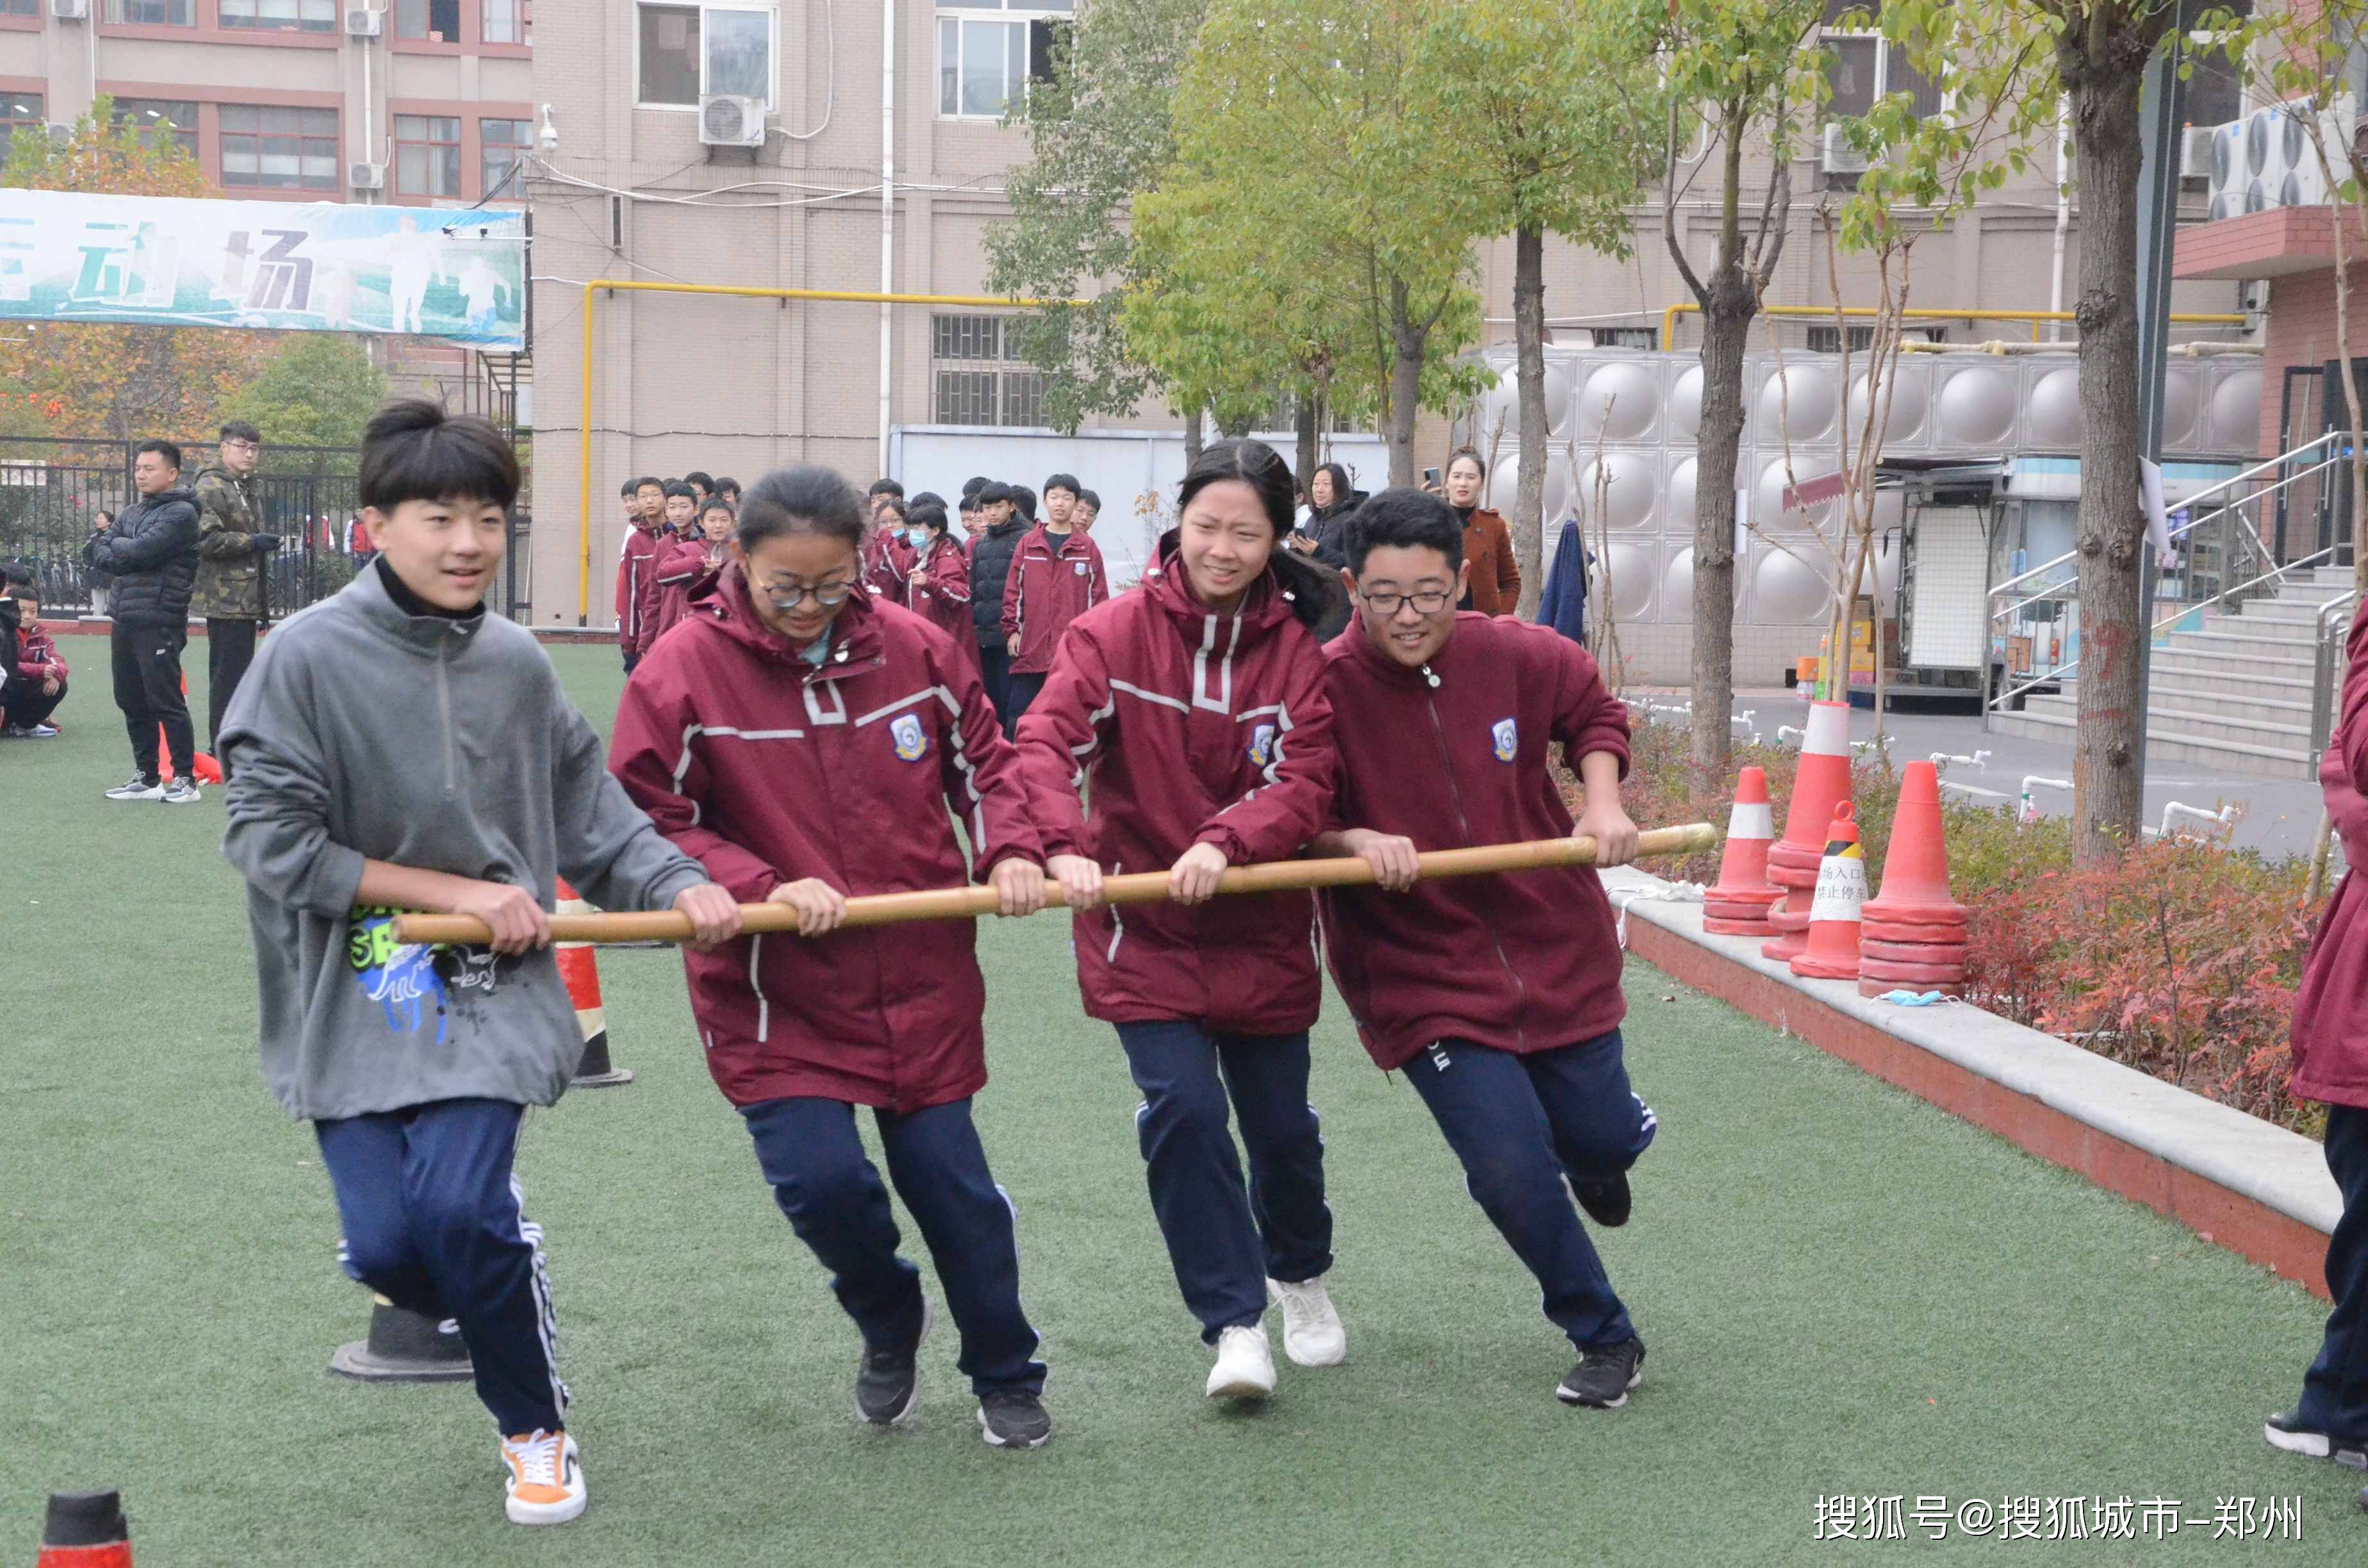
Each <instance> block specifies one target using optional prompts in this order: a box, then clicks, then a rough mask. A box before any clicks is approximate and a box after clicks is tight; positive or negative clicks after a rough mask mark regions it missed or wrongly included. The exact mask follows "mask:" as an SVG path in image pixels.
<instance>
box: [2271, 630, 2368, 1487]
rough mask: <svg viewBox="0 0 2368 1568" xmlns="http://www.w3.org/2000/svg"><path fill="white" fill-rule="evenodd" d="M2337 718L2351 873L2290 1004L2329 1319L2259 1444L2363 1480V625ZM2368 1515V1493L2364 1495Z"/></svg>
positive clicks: (2366, 1272)
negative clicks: (2328, 1217)
mask: <svg viewBox="0 0 2368 1568" xmlns="http://www.w3.org/2000/svg"><path fill="white" fill-rule="evenodd" d="M2344 652H2345V656H2346V659H2347V661H2348V663H2347V664H2346V666H2345V668H2346V672H2347V673H2346V674H2345V675H2344V677H2343V693H2342V707H2341V709H2340V717H2339V719H2338V721H2337V723H2336V729H2335V734H2334V736H2333V737H2332V738H2331V739H2330V740H2329V741H2328V747H2327V751H2326V753H2325V754H2324V755H2323V756H2321V757H2320V758H2319V764H2318V783H2319V789H2320V790H2321V792H2322V793H2323V794H2324V795H2325V796H2326V798H2327V814H2328V818H2329V819H2330V820H2331V821H2332V822H2333V824H2334V826H2335V831H2336V833H2337V835H2339V836H2340V837H2341V839H2342V840H2343V859H2344V864H2345V865H2346V866H2347V867H2349V868H2351V869H2348V870H2346V871H2345V872H2344V874H2343V880H2342V881H2340V882H2338V883H2337V884H2336V886H2335V898H2334V901H2333V902H2332V903H2328V906H2327V915H2326V916H2325V918H2323V919H2322V920H2321V921H2320V922H2319V926H2318V935H2317V937H2316V938H2314V939H2313V940H2312V942H2311V946H2310V958H2309V960H2307V961H2306V962H2305V964H2304V965H2303V971H2302V990H2301V993H2300V994H2298V995H2297V996H2296V997H2295V998H2294V1034H2293V1040H2292V1043H2291V1045H2290V1047H2289V1051H2290V1052H2291V1054H2292V1056H2293V1058H2294V1077H2293V1080H2292V1081H2291V1082H2290V1083H2289V1084H2288V1085H2287V1087H2286V1092H2287V1093H2288V1094H2290V1095H2292V1096H2294V1098H2296V1099H2300V1100H2317V1101H2318V1102H2319V1103H2321V1104H2322V1105H2324V1106H2326V1107H2327V1168H2328V1171H2329V1172H2330V1173H2331V1174H2332V1175H2333V1176H2334V1177H2335V1185H2336V1186H2337V1187H2339V1188H2340V1189H2341V1191H2342V1193H2343V1216H2342V1218H2341V1219H2340V1220H2338V1221H2336V1222H2335V1233H2334V1234H2333V1235H2331V1236H2329V1237H2328V1242H2327V1292H2328V1295H2329V1296H2331V1297H2333V1298H2334V1299H2335V1310H2334V1311H2333V1312H2329V1313H2328V1316H2327V1334H2326V1337H2325V1338H2324V1340H2323V1341H2322V1342H2321V1343H2320V1345H2319V1348H2318V1358H2317V1360H2315V1361H2313V1362H2312V1363H2311V1364H2310V1370H2309V1371H2307V1372H2305V1373H2304V1374H2303V1380H2302V1400H2301V1402H2300V1403H2297V1404H2296V1405H2295V1406H2294V1409H2292V1410H2291V1411H2288V1412H2285V1413H2283V1414H2282V1415H2272V1416H2271V1417H2270V1419H2269V1422H2268V1424H2267V1425H2266V1426H2264V1427H2263V1428H2262V1436H2264V1437H2267V1438H2269V1440H2270V1443H2271V1446H2272V1447H2275V1448H2280V1449H2286V1450H2287V1451H2288V1452H2290V1453H2297V1454H2309V1455H2311V1456H2313V1457H2314V1458H2317V1459H2332V1460H2340V1461H2341V1462H2342V1463H2344V1464H2347V1465H2350V1466H2351V1467H2352V1468H2353V1469H2355V1470H2359V1469H2368V912H2363V905H2368V883H2363V882H2362V881H2361V872H2360V869H2361V868H2362V867H2368V616H2362V617H2360V618H2358V619H2355V620H2354V621H2353V622H2352V623H2351V639H2350V646H2349V647H2347V648H2346V649H2345V651H2344ZM2361 1505H2362V1506H2363V1507H2368V1492H2363V1493H2362V1496H2361Z"/></svg>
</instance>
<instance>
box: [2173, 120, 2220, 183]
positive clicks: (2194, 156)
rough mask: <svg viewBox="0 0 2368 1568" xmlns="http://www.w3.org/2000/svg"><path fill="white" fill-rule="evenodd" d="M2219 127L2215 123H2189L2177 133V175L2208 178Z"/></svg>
mask: <svg viewBox="0 0 2368 1568" xmlns="http://www.w3.org/2000/svg"><path fill="white" fill-rule="evenodd" d="M2219 135H2220V128H2219V127H2218V126H2216V125H2191V126H2189V127H2188V128H2187V129H2186V130H2185V131H2180V135H2179V177H2180V178H2181V179H2210V178H2211V177H2212V160H2213V153H2214V146H2215V144H2216V142H2218V139H2219Z"/></svg>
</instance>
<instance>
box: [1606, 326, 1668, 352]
mask: <svg viewBox="0 0 2368 1568" xmlns="http://www.w3.org/2000/svg"><path fill="white" fill-rule="evenodd" d="M1591 330H1592V331H1593V332H1594V334H1595V347H1598V348H1658V347H1660V346H1661V335H1660V333H1659V332H1658V331H1657V330H1656V329H1655V328H1653V327H1649V326H1599V327H1595V328H1592V329H1591Z"/></svg>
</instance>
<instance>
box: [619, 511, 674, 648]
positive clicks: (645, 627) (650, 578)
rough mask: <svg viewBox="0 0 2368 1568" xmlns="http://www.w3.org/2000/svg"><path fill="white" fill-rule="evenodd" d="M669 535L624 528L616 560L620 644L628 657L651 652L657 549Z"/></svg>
mask: <svg viewBox="0 0 2368 1568" xmlns="http://www.w3.org/2000/svg"><path fill="white" fill-rule="evenodd" d="M665 544H666V537H665V536H664V535H663V534H660V533H658V532H656V531H655V529H651V528H642V527H639V526H638V525H637V526H635V527H633V528H628V529H627V530H625V555H624V559H623V560H621V561H620V562H617V646H618V647H620V648H621V649H622V650H623V651H624V653H625V655H626V657H628V658H631V657H632V656H633V655H634V654H636V653H648V652H649V648H650V642H651V637H652V634H653V632H654V631H655V623H656V620H657V613H658V576H657V558H658V551H659V550H660V549H662V548H663V547H664V546H665Z"/></svg>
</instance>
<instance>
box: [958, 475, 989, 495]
mask: <svg viewBox="0 0 2368 1568" xmlns="http://www.w3.org/2000/svg"><path fill="white" fill-rule="evenodd" d="M986 483H987V481H986V475H985V474H983V473H973V474H972V475H971V476H970V477H969V478H968V479H965V480H963V481H962V494H964V495H975V494H978V493H979V492H980V491H982V490H984V489H985V488H986Z"/></svg>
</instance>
